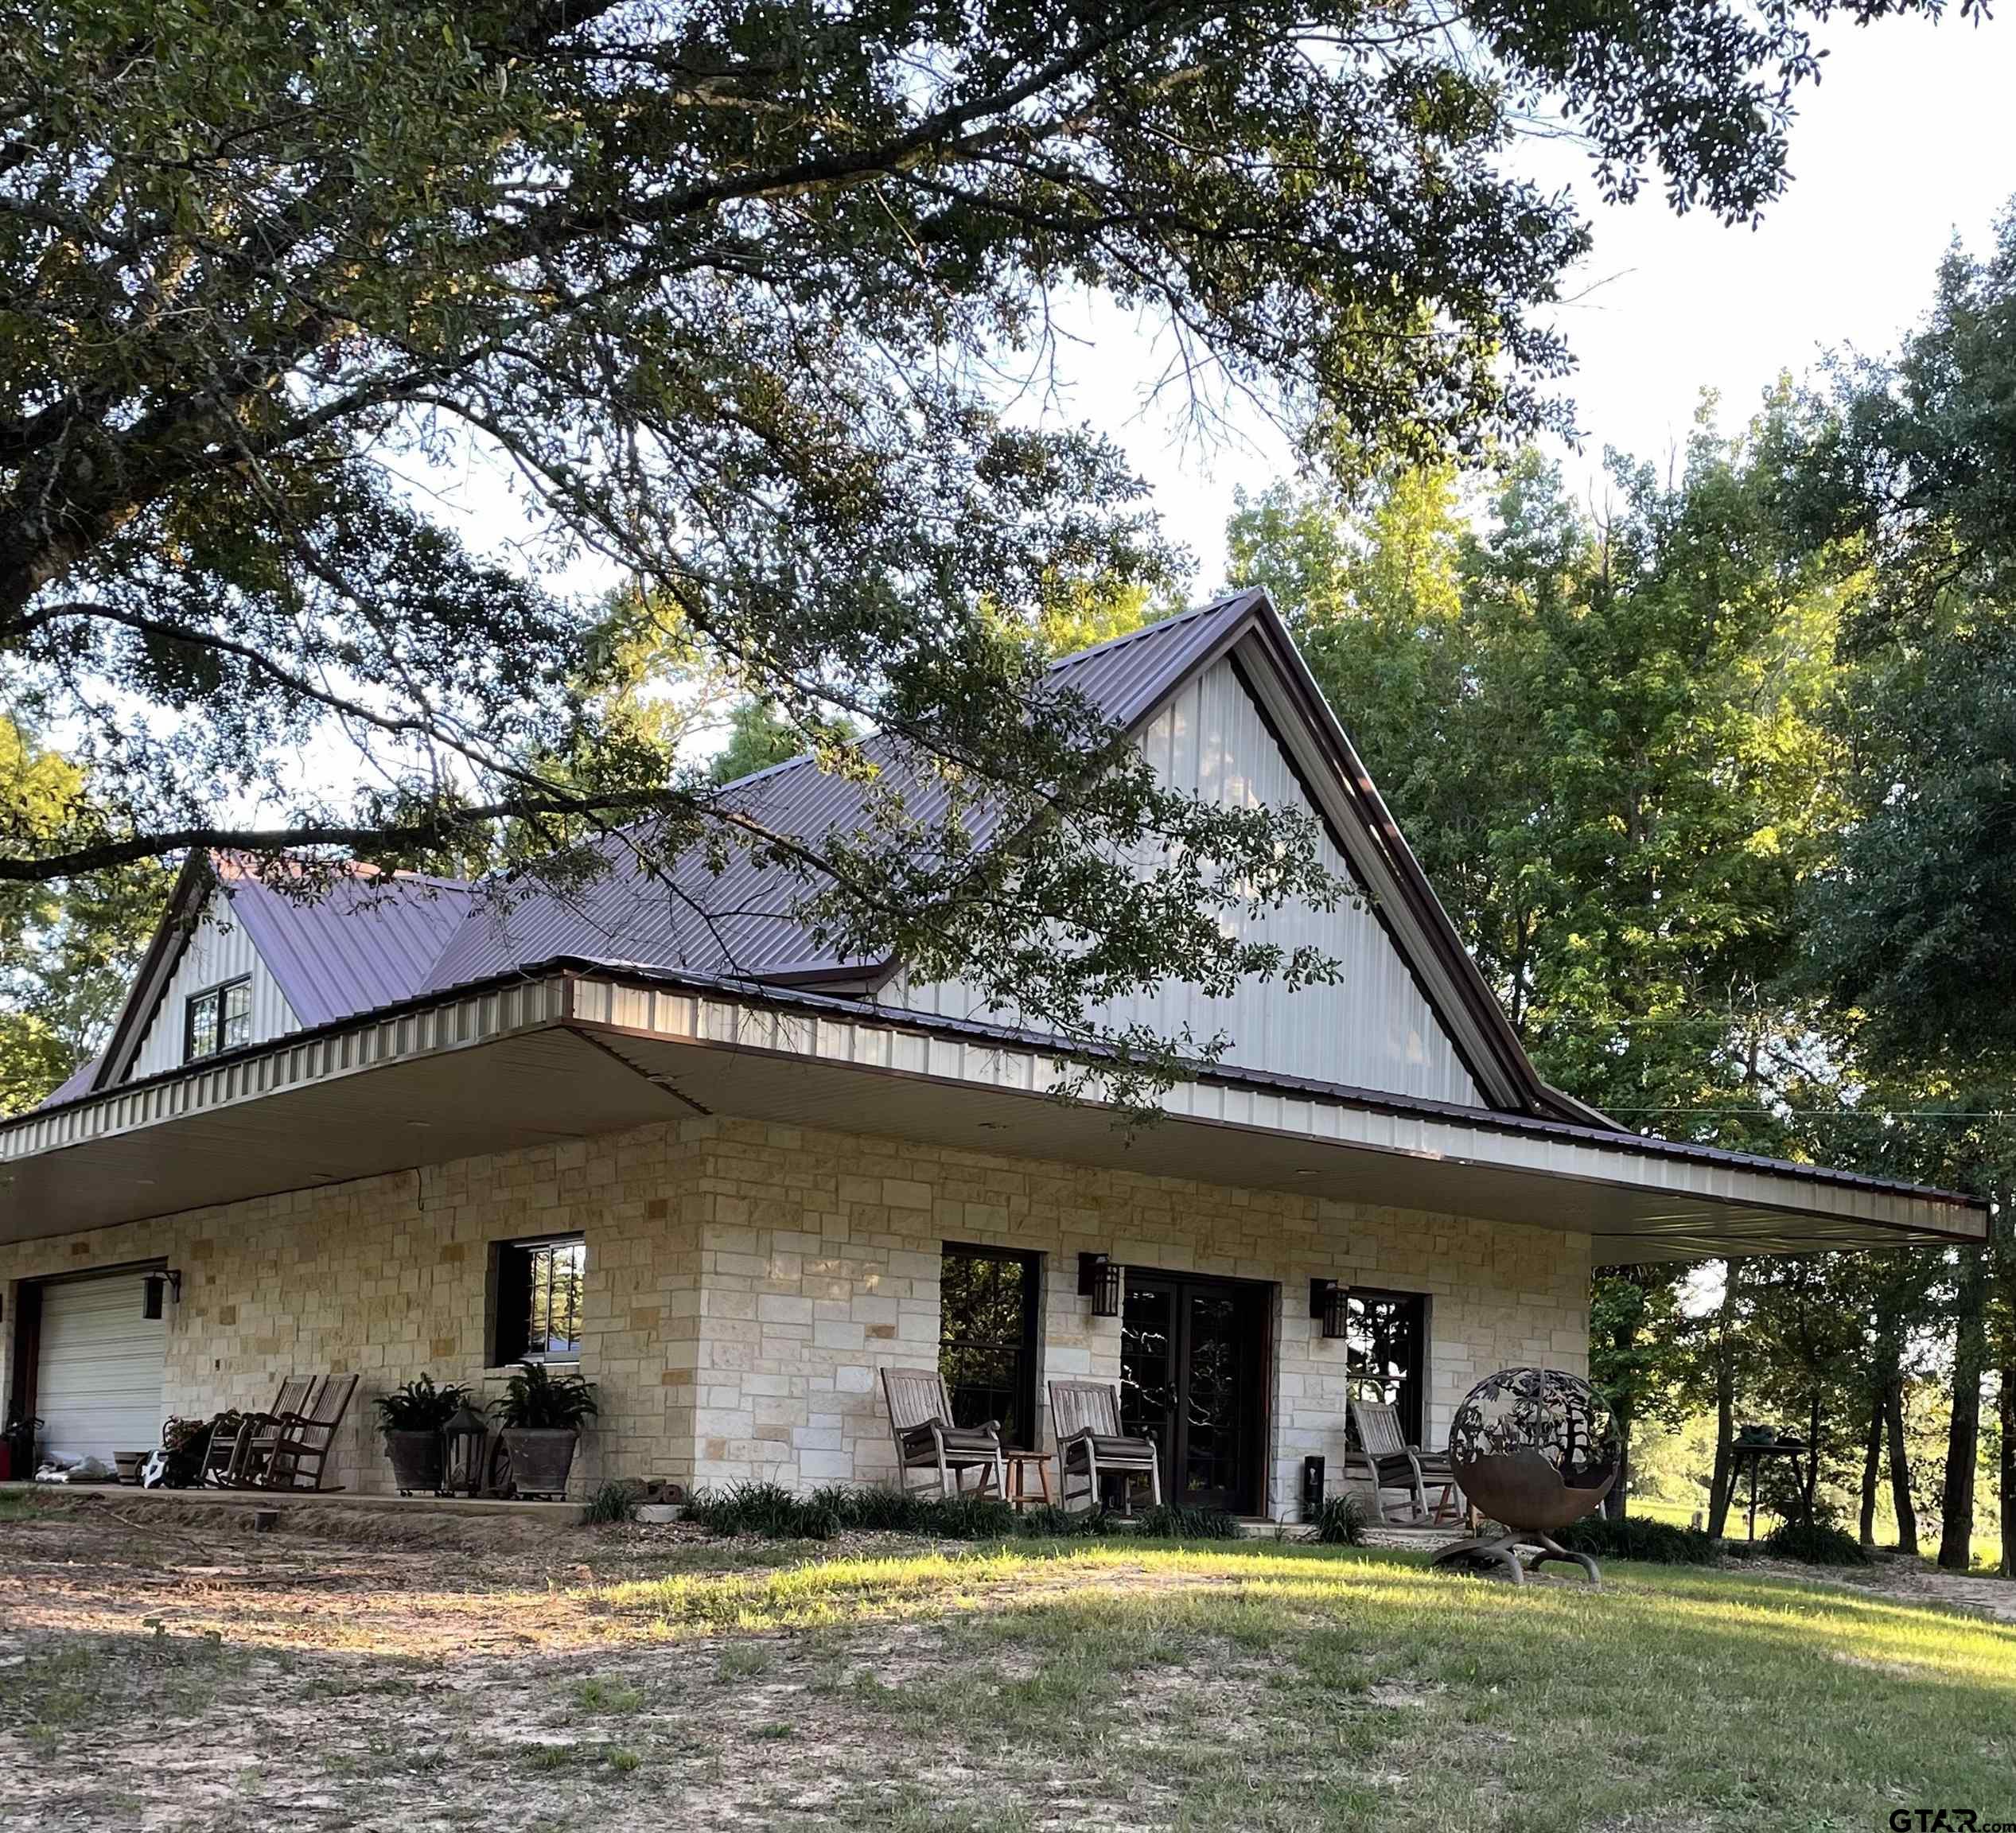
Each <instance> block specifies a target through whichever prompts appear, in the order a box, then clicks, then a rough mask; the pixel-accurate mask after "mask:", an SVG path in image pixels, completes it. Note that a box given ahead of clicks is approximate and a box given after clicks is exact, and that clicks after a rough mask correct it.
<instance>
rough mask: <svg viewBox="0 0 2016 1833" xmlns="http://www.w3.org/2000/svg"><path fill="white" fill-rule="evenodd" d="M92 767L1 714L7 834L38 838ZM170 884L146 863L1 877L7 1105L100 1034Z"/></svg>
mask: <svg viewBox="0 0 2016 1833" xmlns="http://www.w3.org/2000/svg"><path fill="white" fill-rule="evenodd" d="M84 789H85V784H84V773H82V772H81V771H80V769H78V768H77V766H76V765H75V764H73V763H72V762H71V761H70V760H68V758H66V757H63V756H61V755H60V753H57V752H56V751H54V750H52V749H49V748H48V747H47V746H45V745H41V744H40V743H38V742H37V741H36V739H35V738H34V737H33V736H32V735H31V734H29V733H27V732H25V731H23V730H22V729H21V727H20V726H18V725H16V724H15V723H14V722H13V721H11V720H9V719H6V718H0V834H3V835H6V837H7V843H8V844H10V845H12V844H25V845H31V846H32V845H33V844H34V843H35V839H36V837H37V835H42V834H46V833H48V832H49V831H51V830H52V829H53V828H55V827H58V826H60V823H61V822H62V821H63V819H64V810H65V809H66V808H67V807H68V805H69V804H71V803H72V801H73V800H75V799H76V797H78V796H80V795H82V794H83V793H84ZM166 888H167V881H166V877H165V874H163V873H162V870H160V868H158V867H157V866H154V865H152V864H151V863H150V862H138V863H135V864H133V865H129V866H123V867H122V868H120V869H119V870H117V871H115V872H107V873H101V874H95V875H93V876H92V877H90V878H85V879H82V880H80V881H76V882H74V883H69V884H63V883H57V884H52V885H4V886H0V1114H18V1113H21V1112H22V1111H25V1110H26V1109H28V1108H29V1107H33V1106H34V1105H35V1104H36V1103H37V1102H38V1101H40V1100H41V1099H43V1098H44V1097H45V1096H47V1095H48V1094H49V1092H51V1091H52V1090H53V1089H54V1088H56V1086H57V1085H58V1084H60V1083H61V1082H62V1081H63V1080H64V1079H65V1078H66V1077H67V1076H68V1075H69V1074H70V1072H72V1070H74V1069H76V1068H77V1067H78V1066H79V1065H80V1064H82V1063H83V1062H84V1061H85V1060H87V1059H88V1057H90V1056H91V1053H93V1052H94V1051H95V1049H97V1048H98V1046H99V1044H100V1043H102V1042H103V1035H104V1033H105V1031H106V1030H107V1028H108V1027H109V1026H110V1025H111V1021H112V1019H113V1018H115V1016H116V1015H117V1013H118V1010H119V1003H120V1002H121V1000H122V999H123V998H124V996H125V993H126V985H127V983H128V981H129V979H130V977H131V975H132V971H133V969H134V965H135V963H137V961H138V957H139V955H140V952H141V951H142V948H145V947H146V942H147V939H148V936H150V934H151V933H152V932H153V929H154V923H155V921H156V920H157V918H158V916H159V914H160V909H161V901H162V897H163V896H164V895H165V891H166Z"/></svg>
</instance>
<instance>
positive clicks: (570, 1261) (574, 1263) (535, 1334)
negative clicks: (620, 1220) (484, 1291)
mask: <svg viewBox="0 0 2016 1833" xmlns="http://www.w3.org/2000/svg"><path fill="white" fill-rule="evenodd" d="M587 1271H588V1244H587V1243H586V1241H585V1240H583V1239H582V1237H581V1236H578V1235H553V1236H546V1237H544V1238H543V1239H541V1240H536V1241H500V1242H498V1243H496V1244H495V1245H494V1246H493V1247H492V1248H491V1250H490V1288H491V1294H492V1296H491V1303H490V1317H491V1332H490V1358H489V1366H490V1367H491V1368H503V1367H504V1365H505V1364H508V1363H512V1362H525V1361H531V1362H572V1361H574V1360H577V1359H578V1357H579V1356H580V1354H581V1289H582V1281H583V1279H584V1278H585V1276H586V1273H587Z"/></svg>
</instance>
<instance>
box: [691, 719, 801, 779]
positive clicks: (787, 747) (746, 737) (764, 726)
mask: <svg viewBox="0 0 2016 1833" xmlns="http://www.w3.org/2000/svg"><path fill="white" fill-rule="evenodd" d="M801 749H803V747H802V746H801V745H800V743H799V738H798V728H797V727H796V726H794V725H792V722H790V721H789V720H788V719H787V718H784V715H783V714H781V713H780V712H778V710H776V707H774V706H772V705H771V704H770V703H769V702H768V701H765V700H741V701H738V702H736V704H735V706H734V710H733V711H732V712H731V713H730V714H729V716H728V742H727V743H726V745H722V748H721V749H720V750H719V751H718V753H715V756H714V765H713V769H714V780H715V781H716V782H717V783H732V782H734V780H735V779H736V778H737V777H738V776H748V775H749V773H750V772H751V771H753V770H766V769H769V767H770V765H773V764H781V763H783V762H784V761H786V760H787V759H788V758H792V757H797V756H798V755H799V753H800V750H801Z"/></svg>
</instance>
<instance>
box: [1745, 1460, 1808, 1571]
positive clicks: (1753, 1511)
mask: <svg viewBox="0 0 2016 1833" xmlns="http://www.w3.org/2000/svg"><path fill="white" fill-rule="evenodd" d="M1805 1455H1806V1446H1805V1442H1804V1440H1803V1439H1799V1438H1732V1439H1730V1442H1729V1457H1730V1463H1731V1464H1733V1465H1736V1466H1737V1474H1738V1475H1740V1474H1741V1473H1742V1460H1745V1459H1747V1460H1748V1461H1749V1466H1750V1531H1749V1543H1750V1544H1752V1545H1754V1544H1755V1543H1756V1541H1757V1465H1759V1464H1761V1462H1762V1461H1764V1460H1765V1458H1767V1457H1789V1458H1791V1459H1792V1475H1793V1476H1794V1477H1797V1476H1799V1475H1800V1469H1799V1460H1800V1458H1801V1457H1804V1456H1805ZM1734 1487H1735V1485H1734V1484H1733V1483H1732V1484H1731V1485H1730V1488H1731V1489H1734Z"/></svg>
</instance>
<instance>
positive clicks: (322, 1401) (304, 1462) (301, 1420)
mask: <svg viewBox="0 0 2016 1833" xmlns="http://www.w3.org/2000/svg"><path fill="white" fill-rule="evenodd" d="M356 1391H357V1377H356V1376H354V1375H327V1376H324V1377H323V1378H322V1381H321V1385H320V1386H319V1387H317V1389H316V1390H315V1393H314V1395H313V1399H310V1400H309V1403H308V1404H307V1406H306V1407H305V1408H304V1409H303V1410H302V1411H300V1412H298V1413H289V1414H284V1415H280V1416H279V1417H278V1419H277V1420H276V1422H275V1423H276V1425H277V1426H278V1435H277V1437H276V1438H275V1439H274V1445H273V1449H272V1450H271V1452H270V1454H268V1456H267V1460H266V1468H265V1469H264V1470H263V1472H262V1473H261V1474H260V1476H259V1481H258V1487H259V1488H260V1489H321V1488H322V1487H323V1483H322V1477H323V1475H324V1473H325V1470H326V1469H327V1466H328V1464H329V1454H330V1452H332V1451H333V1450H334V1449H335V1448H336V1433H337V1427H338V1426H341V1424H342V1423H343V1415H344V1414H345V1413H347V1412H348V1411H349V1410H350V1400H351V1397H352V1395H355V1394H356Z"/></svg>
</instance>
